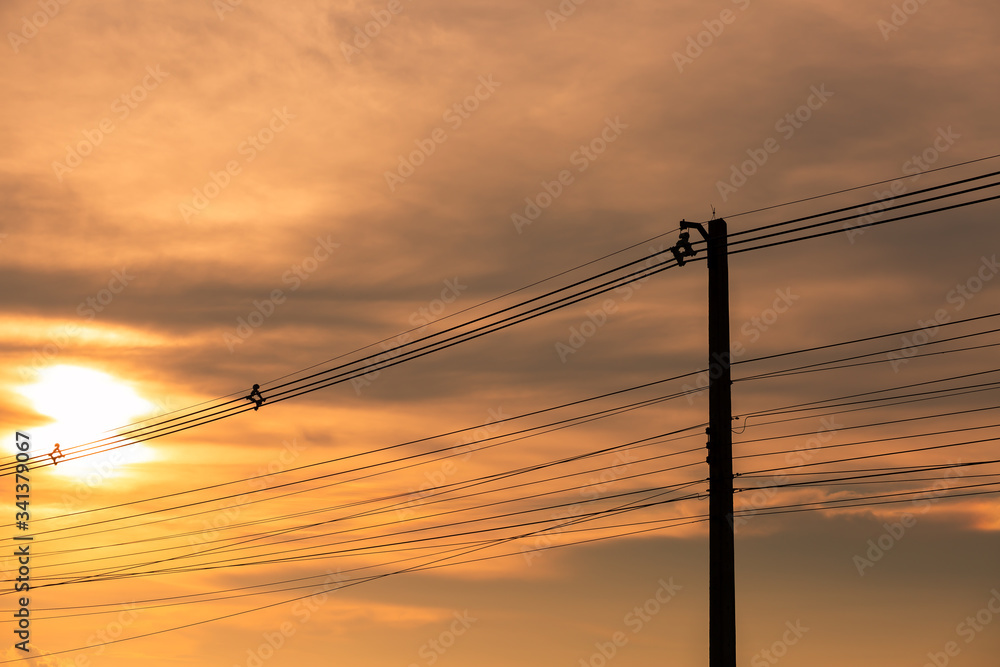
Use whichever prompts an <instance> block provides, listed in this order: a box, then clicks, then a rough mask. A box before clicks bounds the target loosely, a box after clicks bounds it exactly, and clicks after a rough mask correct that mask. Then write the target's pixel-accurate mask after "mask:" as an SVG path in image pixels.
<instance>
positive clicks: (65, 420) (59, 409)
mask: <svg viewBox="0 0 1000 667" xmlns="http://www.w3.org/2000/svg"><path fill="white" fill-rule="evenodd" d="M20 393H21V395H22V396H24V397H25V398H27V399H28V400H30V401H31V404H32V406H33V407H34V408H35V410H37V411H38V412H39V413H41V414H43V415H45V416H47V417H50V418H51V419H52V422H51V423H49V424H46V425H45V426H42V427H39V428H35V429H32V431H31V434H32V439H33V442H34V443H35V451H36V454H35V456H36V458H40V457H43V456H48V455H49V453H50V452H52V451H53V448H54V447H55V444H56V443H59V444H60V449H61V451H62V452H63V453H64V454H68V455H69V456H72V448H74V447H77V446H79V445H82V444H84V443H87V442H90V441H93V440H97V439H100V438H102V437H107V436H108V435H110V434H109V433H108V431H109V430H110V429H115V428H117V427H120V426H123V425H125V424H127V423H129V422H130V421H134V419H135V418H136V417H139V416H142V415H146V414H149V413H151V412H152V411H153V410H154V406H153V404H152V403H150V402H149V401H147V400H145V399H144V398H142V397H141V396H139V395H138V394H137V393H136V391H135V390H134V389H133V388H132V387H130V386H128V385H127V384H125V383H124V382H122V381H120V380H118V379H116V378H114V377H113V376H111V375H108V374H107V373H102V372H100V371H96V370H93V369H90V368H82V367H79V366H69V365H59V366H53V367H51V368H47V369H44V370H42V371H41V372H40V373H39V380H38V381H37V382H35V383H33V384H30V385H26V386H24V387H22V388H21V389H20ZM125 442H130V441H127V440H126V441H123V443H119V444H124V443H125ZM127 450H128V452H129V453H128V456H127V457H126V458H125V459H124V460H125V461H128V462H131V463H136V462H140V461H148V460H151V459H152V458H154V457H153V453H152V450H150V449H149V448H148V447H145V446H144V445H142V444H140V443H130V444H129V445H128V447H127ZM111 460H113V462H114V463H115V465H112V466H111V468H110V470H109V472H108V473H107V474H105V473H102V474H104V475H105V476H112V475H113V470H114V469H115V468H116V467H117V465H118V464H121V463H122V462H123V458H122V456H121V455H120V454H119V455H115V453H114V451H112V452H111V453H106V454H97V455H92V456H88V457H86V458H83V459H79V460H75V461H73V460H67V461H63V462H61V463H58V464H57V465H56V466H55V468H54V469H55V471H56V472H59V473H61V474H66V475H78V476H79V475H85V474H87V472H88V471H90V470H91V469H93V468H101V469H102V470H105V469H108V466H107V465H102V464H105V463H107V462H109V461H111Z"/></svg>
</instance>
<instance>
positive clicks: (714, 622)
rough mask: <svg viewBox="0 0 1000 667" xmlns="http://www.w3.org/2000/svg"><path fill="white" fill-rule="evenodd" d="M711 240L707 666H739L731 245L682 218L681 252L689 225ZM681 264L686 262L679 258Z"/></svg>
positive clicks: (723, 234) (715, 231)
mask: <svg viewBox="0 0 1000 667" xmlns="http://www.w3.org/2000/svg"><path fill="white" fill-rule="evenodd" d="M688 228H694V229H697V230H698V231H699V232H701V234H702V236H704V237H705V240H706V241H708V372H709V385H708V402H709V406H708V478H709V496H708V544H709V547H708V548H709V555H708V559H709V563H708V566H709V574H708V577H709V584H708V585H709V592H708V603H709V620H708V658H709V662H708V664H709V667H736V567H735V560H736V553H735V549H734V546H733V431H732V414H733V402H732V392H731V388H732V378H731V375H730V370H729V362H730V359H729V356H730V350H729V245H728V238H727V225H726V221H725V220H722V219H719V220H710V221H709V223H708V232H707V233H706V232H705V228H704V227H703V226H702V225H700V224H698V223H691V222H684V221H681V241H680V242H679V243H678V247H679V249H680V250H681V251H683V250H685V248H686V250H687V252H683V253H678V252H675V253H674V254H675V256H677V255H678V254H683V255H685V256H687V255H693V254H694V253H693V251H691V248H690V244H688V242H687V231H686V230H687V229H688ZM681 263H683V262H681Z"/></svg>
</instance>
